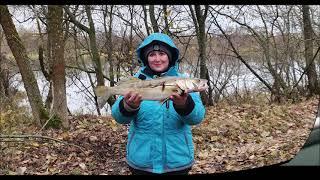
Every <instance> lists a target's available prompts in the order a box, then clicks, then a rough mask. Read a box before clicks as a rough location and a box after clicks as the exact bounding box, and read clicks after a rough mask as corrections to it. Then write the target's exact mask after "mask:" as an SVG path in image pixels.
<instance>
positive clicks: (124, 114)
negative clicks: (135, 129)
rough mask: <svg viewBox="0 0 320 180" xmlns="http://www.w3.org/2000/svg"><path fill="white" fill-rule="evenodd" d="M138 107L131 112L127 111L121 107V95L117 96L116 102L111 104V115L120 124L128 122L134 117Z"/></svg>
mask: <svg viewBox="0 0 320 180" xmlns="http://www.w3.org/2000/svg"><path fill="white" fill-rule="evenodd" d="M138 111H139V109H138V110H136V111H133V112H129V111H127V110H126V109H125V108H124V107H123V96H120V97H118V99H117V100H116V102H115V103H114V104H113V105H112V108H111V115H112V117H113V118H114V119H115V120H116V121H117V122H118V123H120V124H128V123H130V122H131V121H132V120H133V119H135V118H136V116H137V113H138Z"/></svg>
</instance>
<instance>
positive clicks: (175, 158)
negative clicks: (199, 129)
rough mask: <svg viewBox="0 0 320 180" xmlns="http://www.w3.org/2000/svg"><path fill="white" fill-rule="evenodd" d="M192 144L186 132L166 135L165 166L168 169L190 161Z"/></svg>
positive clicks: (187, 163) (191, 159) (181, 165)
mask: <svg viewBox="0 0 320 180" xmlns="http://www.w3.org/2000/svg"><path fill="white" fill-rule="evenodd" d="M192 146H193V145H192V142H191V141H190V140H189V139H188V136H187V135H186V132H181V133H176V134H170V135H168V136H167V142H166V157H167V167H168V168H170V169H172V168H179V167H183V166H187V165H189V164H190V163H192V161H193V151H192V149H193V148H192Z"/></svg>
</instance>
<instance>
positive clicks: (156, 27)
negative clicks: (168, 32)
mask: <svg viewBox="0 0 320 180" xmlns="http://www.w3.org/2000/svg"><path fill="white" fill-rule="evenodd" d="M149 15H150V20H151V24H152V29H153V32H155V33H157V32H160V31H159V25H158V22H157V19H156V16H155V14H154V5H149Z"/></svg>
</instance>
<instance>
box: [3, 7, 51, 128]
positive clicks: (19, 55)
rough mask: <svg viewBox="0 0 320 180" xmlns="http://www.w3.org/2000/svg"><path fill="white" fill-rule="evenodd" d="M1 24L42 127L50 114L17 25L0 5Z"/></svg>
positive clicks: (34, 113) (35, 117)
mask: <svg viewBox="0 0 320 180" xmlns="http://www.w3.org/2000/svg"><path fill="white" fill-rule="evenodd" d="M0 24H1V25H2V29H3V31H4V34H5V36H6V40H7V42H8V45H9V47H10V49H11V51H12V53H13V56H14V58H15V60H16V62H17V64H18V67H19V70H20V73H21V76H22V80H23V83H24V87H25V89H26V92H27V96H28V99H29V103H30V105H31V109H32V114H33V118H34V120H35V122H36V123H37V124H38V125H39V126H41V125H42V124H43V123H45V122H46V119H48V113H47V111H46V109H45V108H44V106H43V102H42V98H41V94H40V90H39V87H38V84H37V81H36V78H35V76H34V74H33V72H32V69H31V66H30V62H29V57H28V56H27V52H26V49H25V47H24V45H23V44H22V41H21V39H20V37H19V34H18V32H17V30H16V28H15V25H14V24H13V21H12V19H11V14H10V12H9V10H8V7H7V6H5V5H0Z"/></svg>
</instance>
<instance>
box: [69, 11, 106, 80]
mask: <svg viewBox="0 0 320 180" xmlns="http://www.w3.org/2000/svg"><path fill="white" fill-rule="evenodd" d="M84 8H85V12H86V14H87V18H88V22H89V27H87V26H85V25H83V24H81V23H80V22H79V21H78V20H76V17H75V15H74V14H73V13H71V12H70V10H69V7H67V6H64V10H65V12H66V13H67V14H68V16H69V17H70V21H71V22H73V23H74V24H75V25H76V26H77V27H78V28H79V29H81V30H83V31H85V32H86V33H88V35H89V39H90V50H91V55H92V61H93V62H94V68H95V71H96V77H97V85H98V86H103V85H104V76H103V71H102V65H101V60H100V55H99V51H98V47H97V42H96V30H95V27H94V21H93V19H92V14H91V9H90V8H91V7H90V6H89V5H85V6H84Z"/></svg>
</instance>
